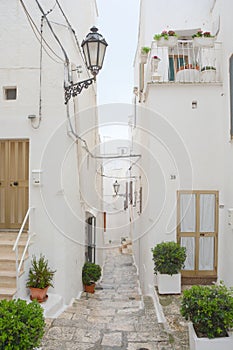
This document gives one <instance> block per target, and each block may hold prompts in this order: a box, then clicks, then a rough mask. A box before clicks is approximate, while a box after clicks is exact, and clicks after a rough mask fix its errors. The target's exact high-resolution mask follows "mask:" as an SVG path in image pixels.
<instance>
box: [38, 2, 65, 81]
mask: <svg viewBox="0 0 233 350" xmlns="http://www.w3.org/2000/svg"><path fill="white" fill-rule="evenodd" d="M35 1H36V3H37V6H38V8H39V10H40V12H41V13H42V15H43V16H44V18H45V20H46V22H47V24H48V27H49V29H50V31H51V33H52V34H53V36H54V38H55V40H56V41H57V43H58V45H59V46H60V48H61V50H62V52H63V54H64V57H65V84H66V83H67V82H70V81H71V79H70V75H69V64H70V61H69V58H68V55H67V53H66V50H65V48H64V46H63V45H62V43H61V41H60V39H59V38H58V36H57V35H56V33H55V31H54V30H53V27H52V26H51V24H50V22H49V20H48V18H47V14H46V13H45V12H44V10H43V8H42V6H41V5H40V3H39V1H38V0H35Z"/></svg>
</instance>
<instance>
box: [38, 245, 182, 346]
mask: <svg viewBox="0 0 233 350" xmlns="http://www.w3.org/2000/svg"><path fill="white" fill-rule="evenodd" d="M103 271H104V272H103V279H102V281H101V283H99V285H98V287H99V289H97V290H96V292H95V293H94V294H87V293H83V294H82V296H81V298H80V299H76V300H74V302H73V304H72V306H69V307H68V308H67V309H66V310H65V312H63V313H62V314H61V315H60V316H59V318H57V319H55V320H47V326H46V332H45V336H44V338H43V343H42V349H43V350H55V349H56V350H57V349H64V350H139V349H141V350H142V349H144V350H145V349H148V350H187V349H188V348H187V349H186V348H183V346H186V344H187V342H186V338H185V337H183V338H182V339H181V340H180V348H179V347H177V345H178V337H179V333H178V332H177V333H175V330H171V329H168V331H167V328H166V327H168V326H169V324H171V326H172V325H173V323H174V321H175V320H176V318H175V316H174V315H173V314H172V310H173V308H172V307H171V306H169V308H168V309H167V312H168V322H167V324H166V327H165V328H164V326H163V325H161V324H159V323H158V321H157V317H156V312H155V309H154V304H153V300H152V298H151V297H149V296H142V295H141V294H140V289H139V281H138V276H137V269H136V267H135V266H134V264H133V258H132V255H129V254H125V255H122V254H120V252H119V250H118V249H111V250H110V249H109V250H108V252H107V256H106V262H105V265H104V269H103ZM179 322H180V321H179ZM179 324H180V325H181V326H182V322H181V323H179Z"/></svg>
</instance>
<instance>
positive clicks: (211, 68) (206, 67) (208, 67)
mask: <svg viewBox="0 0 233 350" xmlns="http://www.w3.org/2000/svg"><path fill="white" fill-rule="evenodd" d="M206 70H216V68H215V67H213V66H204V67H202V69H201V72H204V71H206Z"/></svg>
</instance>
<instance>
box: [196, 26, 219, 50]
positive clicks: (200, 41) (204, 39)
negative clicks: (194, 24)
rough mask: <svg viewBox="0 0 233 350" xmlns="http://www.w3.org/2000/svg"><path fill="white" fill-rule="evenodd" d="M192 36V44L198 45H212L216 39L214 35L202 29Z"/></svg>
mask: <svg viewBox="0 0 233 350" xmlns="http://www.w3.org/2000/svg"><path fill="white" fill-rule="evenodd" d="M192 38H193V42H194V45H195V46H199V47H213V46H214V42H215V40H216V37H215V36H214V35H212V34H211V33H210V32H203V31H202V30H198V31H197V33H196V34H194V35H193V36H192Z"/></svg>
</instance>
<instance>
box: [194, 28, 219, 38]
mask: <svg viewBox="0 0 233 350" xmlns="http://www.w3.org/2000/svg"><path fill="white" fill-rule="evenodd" d="M214 37H215V36H214V35H212V34H211V33H210V32H203V30H198V31H197V32H196V34H193V35H192V38H214Z"/></svg>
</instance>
